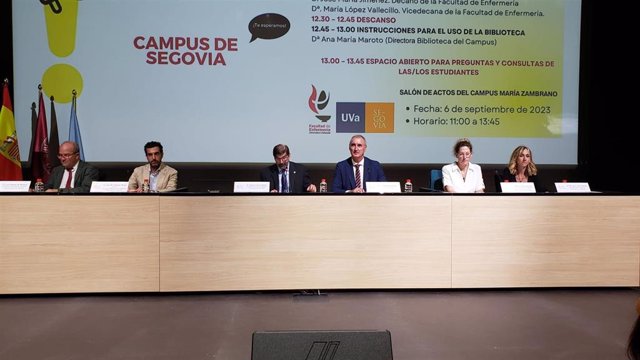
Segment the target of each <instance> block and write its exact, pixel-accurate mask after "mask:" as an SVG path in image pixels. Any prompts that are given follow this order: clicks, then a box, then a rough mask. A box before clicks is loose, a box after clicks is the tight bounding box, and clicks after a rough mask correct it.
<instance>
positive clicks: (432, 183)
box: [429, 169, 444, 191]
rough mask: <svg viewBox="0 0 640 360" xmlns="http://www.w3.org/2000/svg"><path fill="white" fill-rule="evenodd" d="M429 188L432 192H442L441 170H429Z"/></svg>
mask: <svg viewBox="0 0 640 360" xmlns="http://www.w3.org/2000/svg"><path fill="white" fill-rule="evenodd" d="M429 188H431V189H432V190H437V191H443V190H444V186H443V185H442V170H441V169H431V171H430V174H429Z"/></svg>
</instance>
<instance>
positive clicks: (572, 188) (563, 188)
mask: <svg viewBox="0 0 640 360" xmlns="http://www.w3.org/2000/svg"><path fill="white" fill-rule="evenodd" d="M555 184H556V191H557V192H559V193H588V192H591V188H590V187H589V183H586V182H557V183H555Z"/></svg>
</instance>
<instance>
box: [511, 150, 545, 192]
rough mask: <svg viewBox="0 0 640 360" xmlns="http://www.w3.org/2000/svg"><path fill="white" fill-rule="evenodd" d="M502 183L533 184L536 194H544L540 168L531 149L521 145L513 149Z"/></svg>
mask: <svg viewBox="0 0 640 360" xmlns="http://www.w3.org/2000/svg"><path fill="white" fill-rule="evenodd" d="M501 180H502V181H509V182H532V183H533V185H534V186H535V188H536V192H543V191H544V189H543V188H542V186H541V185H540V182H539V179H538V167H537V166H536V163H535V162H534V161H533V152H532V151H531V149H530V148H528V147H526V146H524V145H520V146H518V147H516V148H515V149H513V152H512V153H511V158H510V159H509V164H508V165H507V167H506V168H504V170H503V171H502V179H501Z"/></svg>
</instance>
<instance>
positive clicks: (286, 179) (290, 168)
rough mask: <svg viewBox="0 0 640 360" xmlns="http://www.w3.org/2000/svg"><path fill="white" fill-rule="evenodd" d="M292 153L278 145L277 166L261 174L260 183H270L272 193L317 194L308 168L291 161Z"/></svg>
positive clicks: (276, 149) (274, 157)
mask: <svg viewBox="0 0 640 360" xmlns="http://www.w3.org/2000/svg"><path fill="white" fill-rule="evenodd" d="M290 157H291V152H290V151H289V147H288V146H287V145H284V144H278V145H276V146H274V147H273V160H274V161H275V164H273V165H271V166H268V167H266V168H264V169H262V171H261V172H260V181H268V182H269V189H270V190H271V192H277V193H296V194H300V193H303V192H316V186H315V185H314V184H312V183H311V178H310V176H309V172H308V171H307V168H306V167H305V166H304V165H302V164H298V163H296V162H293V161H289V158H290Z"/></svg>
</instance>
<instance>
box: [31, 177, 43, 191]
mask: <svg viewBox="0 0 640 360" xmlns="http://www.w3.org/2000/svg"><path fill="white" fill-rule="evenodd" d="M33 191H35V192H44V183H43V182H42V179H40V178H38V179H36V182H35V184H33Z"/></svg>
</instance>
